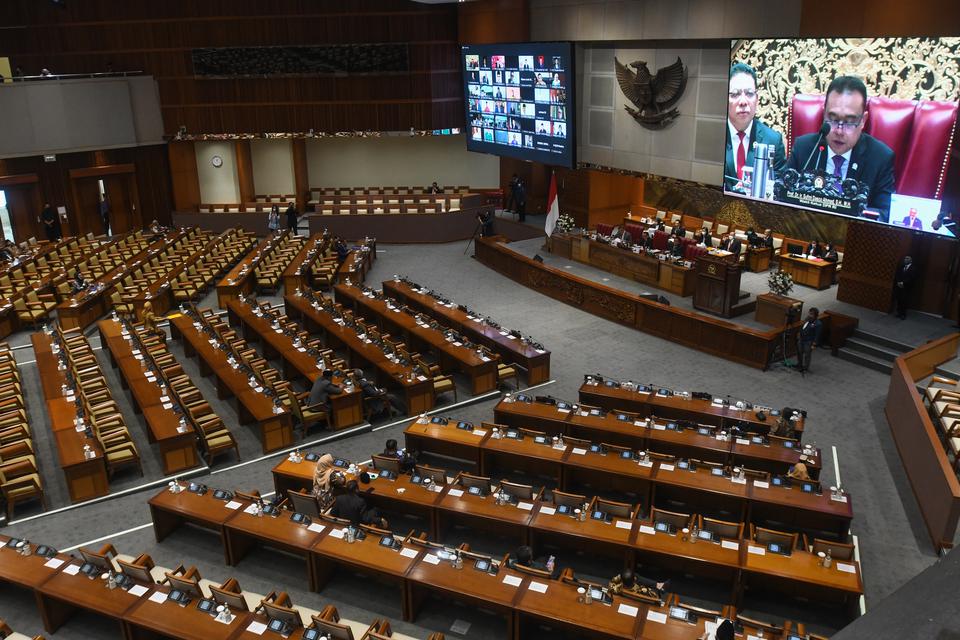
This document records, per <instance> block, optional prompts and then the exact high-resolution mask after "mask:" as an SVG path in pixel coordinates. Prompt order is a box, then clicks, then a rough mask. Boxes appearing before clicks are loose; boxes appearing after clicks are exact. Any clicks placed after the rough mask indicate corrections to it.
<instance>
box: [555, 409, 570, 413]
mask: <svg viewBox="0 0 960 640" xmlns="http://www.w3.org/2000/svg"><path fill="white" fill-rule="evenodd" d="M557 412H558V413H570V409H557Z"/></svg>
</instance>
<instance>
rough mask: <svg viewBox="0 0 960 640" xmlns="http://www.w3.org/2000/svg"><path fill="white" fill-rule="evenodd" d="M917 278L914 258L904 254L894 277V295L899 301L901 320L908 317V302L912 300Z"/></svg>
mask: <svg viewBox="0 0 960 640" xmlns="http://www.w3.org/2000/svg"><path fill="white" fill-rule="evenodd" d="M916 278H917V268H916V267H915V266H913V258H911V257H910V256H904V258H903V261H902V262H901V263H900V266H899V267H897V273H896V275H895V276H894V277H893V297H894V300H896V302H897V317H898V318H900V319H901V320H903V319H904V318H906V317H907V304H909V302H910V291H911V289H913V283H914V281H915V280H916Z"/></svg>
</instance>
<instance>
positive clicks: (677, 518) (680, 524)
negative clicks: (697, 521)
mask: <svg viewBox="0 0 960 640" xmlns="http://www.w3.org/2000/svg"><path fill="white" fill-rule="evenodd" d="M691 520H692V518H691V516H690V514H689V513H678V512H676V511H666V510H664V509H657V508H656V507H654V508H653V509H651V510H650V521H651V522H654V523H661V522H662V523H665V524H668V525H671V526H673V527H676V528H677V529H678V530H680V529H684V528H686V527H688V526H690V522H691Z"/></svg>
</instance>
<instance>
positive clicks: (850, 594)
mask: <svg viewBox="0 0 960 640" xmlns="http://www.w3.org/2000/svg"><path fill="white" fill-rule="evenodd" d="M291 465H293V466H296V467H301V468H302V471H300V472H299V473H297V474H296V475H297V477H302V478H306V477H312V475H313V467H314V464H313V463H309V462H306V461H304V462H300V463H291ZM278 466H279V465H278ZM275 473H276V470H275ZM291 473H293V472H291ZM373 476H374V477H373V479H372V481H371V485H370V487H371V490H370V491H371V493H369V494H368V498H369V499H373V497H374V496H375V495H377V494H382V495H384V496H396V500H397V501H398V502H401V503H402V502H414V501H416V500H417V499H414V498H409V497H406V495H405V494H406V493H410V492H419V493H420V494H421V495H422V496H425V497H423V498H420V500H421V501H423V502H430V503H432V504H434V505H438V506H437V508H441V507H439V505H442V504H443V503H444V502H446V501H453V502H462V503H463V504H464V505H466V506H464V507H461V508H462V509H464V510H470V509H476V510H477V512H478V513H481V512H482V511H481V510H484V509H485V510H486V513H487V514H488V516H487V517H490V518H494V517H499V518H500V519H501V520H502V521H503V523H504V525H505V526H512V527H515V528H520V529H525V530H529V531H531V532H534V531H536V532H537V535H551V536H554V535H556V536H559V537H561V538H564V537H566V538H567V539H568V542H569V543H571V544H574V545H581V544H584V543H585V542H586V541H589V540H592V539H598V540H604V539H609V540H610V541H611V542H614V543H615V544H617V545H618V546H619V547H620V549H621V553H629V554H631V557H633V555H634V554H636V555H644V554H646V555H656V556H658V557H660V556H664V557H675V558H677V559H678V560H681V559H682V562H685V563H687V564H689V565H691V566H698V565H702V566H703V567H713V568H722V569H724V570H725V571H726V573H727V575H726V576H725V577H727V578H731V577H732V579H733V581H734V584H735V585H736V588H735V590H737V591H738V589H739V587H740V586H742V585H743V584H744V583H750V584H752V583H753V582H754V581H757V582H762V581H774V582H775V583H777V584H780V585H781V586H782V587H784V588H787V589H789V590H791V592H794V593H796V592H798V591H800V592H804V593H806V592H808V591H809V592H812V593H814V595H816V596H818V598H819V599H827V600H831V599H836V598H841V599H846V600H856V596H858V595H859V594H861V593H862V590H863V589H862V582H861V579H860V568H859V564H858V563H843V562H839V563H836V565H835V568H831V569H824V568H822V567H820V566H818V564H817V559H816V556H813V555H812V554H809V553H807V552H803V551H795V552H794V553H793V554H792V555H791V556H789V557H786V556H779V555H777V556H775V555H774V554H772V553H769V554H768V553H767V551H766V549H765V548H763V547H758V546H754V545H752V544H749V543H746V542H744V541H727V543H725V544H713V543H707V542H701V543H700V544H699V545H692V544H689V543H686V542H682V541H681V540H680V539H679V537H678V536H670V535H667V534H663V533H658V532H657V531H656V530H655V529H654V528H653V527H651V526H649V525H647V524H644V523H642V522H640V521H637V520H633V519H626V520H618V521H617V523H616V524H614V523H612V522H611V523H598V522H594V521H589V520H588V521H586V522H580V521H575V520H573V519H572V518H570V517H569V516H564V515H561V514H558V513H557V512H556V510H555V509H553V507H552V506H550V505H549V504H547V503H545V502H541V501H537V502H536V504H531V503H523V502H521V503H519V505H499V506H493V505H492V504H491V503H493V499H492V497H490V496H486V497H479V496H469V495H467V494H464V493H463V492H462V491H461V490H459V489H457V488H456V487H453V486H446V487H443V488H441V489H440V490H439V491H428V490H427V489H425V488H423V487H422V486H421V485H417V484H414V483H413V482H411V481H410V478H409V477H407V476H401V477H399V478H398V479H396V480H389V479H386V478H384V477H381V476H378V475H377V474H376V473H374V474H373ZM150 507H151V514H152V516H153V521H154V529H155V533H156V535H157V539H158V540H162V539H163V538H164V537H166V536H167V535H169V533H171V532H172V531H173V530H174V529H175V528H176V527H177V526H179V524H180V523H181V522H183V521H189V522H194V523H196V524H199V525H201V526H203V527H206V528H210V529H212V530H214V531H217V532H218V533H219V534H220V536H221V541H222V544H223V545H224V549H225V554H226V558H227V562H228V563H229V564H236V563H238V562H241V561H242V559H243V557H244V556H245V555H246V554H247V553H248V552H249V551H250V550H252V549H253V548H254V547H256V546H261V545H262V546H267V547H270V548H274V549H282V550H285V551H287V552H292V553H294V554H296V555H300V556H302V557H304V558H305V559H306V561H307V562H306V569H307V571H306V574H307V575H306V578H307V583H308V584H309V586H310V589H311V590H313V591H321V590H322V589H323V588H324V587H325V586H326V585H327V584H328V583H329V581H330V580H331V579H333V576H334V571H335V570H336V569H338V568H344V569H346V570H347V571H349V572H350V573H351V574H353V573H356V572H360V573H362V574H365V575H368V576H372V577H375V578H378V579H381V580H385V581H388V582H391V583H393V584H397V585H399V592H398V595H399V596H400V599H401V608H402V611H403V617H404V619H405V620H407V621H411V622H412V621H415V620H416V618H417V616H418V614H419V612H420V610H421V608H422V606H423V605H424V604H425V600H426V596H428V595H431V594H432V595H434V596H437V597H439V598H440V599H442V600H449V599H451V598H452V599H456V600H459V601H465V602H468V603H470V604H473V605H475V606H479V607H481V608H484V609H487V610H491V611H493V612H495V613H497V614H499V615H502V616H503V617H504V619H505V622H506V625H505V626H506V633H505V634H504V637H507V638H539V637H542V636H541V635H540V630H539V629H536V628H533V629H531V628H530V626H531V625H530V624H529V623H531V622H537V623H546V624H548V625H550V626H554V627H561V628H565V629H568V630H571V631H574V632H576V633H582V634H587V635H589V637H598V638H624V639H626V638H650V639H656V638H684V639H688V640H693V639H694V638H698V637H699V636H700V635H701V634H702V633H703V632H704V631H705V630H708V629H710V628H711V627H710V626H709V625H710V624H711V623H712V622H713V621H712V620H707V619H705V617H703V616H701V617H700V619H699V620H698V621H697V622H696V623H694V624H690V623H686V622H681V621H679V620H675V619H673V618H670V616H669V615H668V614H669V607H668V606H664V605H648V604H645V603H642V602H637V601H632V600H628V599H621V598H620V597H619V596H613V601H612V603H611V606H610V607H606V606H603V605H600V604H599V603H597V604H593V605H590V604H586V603H582V602H579V601H578V599H577V593H576V585H572V584H567V583H563V582H559V581H556V580H546V579H542V578H535V577H531V576H528V575H525V574H522V573H519V572H517V571H514V570H513V569H511V568H509V567H507V566H505V565H503V564H500V566H499V567H497V569H496V570H495V572H492V571H483V570H478V569H477V568H475V567H474V566H473V559H472V558H470V557H467V558H466V560H465V563H464V565H465V566H464V568H462V569H457V568H455V567H453V566H452V564H451V562H449V561H447V560H444V559H442V558H441V557H440V556H442V551H441V548H440V547H438V546H435V545H431V544H429V543H426V544H424V543H418V542H416V541H413V540H411V539H409V538H406V539H403V540H402V541H401V540H399V539H396V540H397V544H395V546H394V547H393V548H388V547H385V546H382V545H381V540H380V538H379V537H378V536H374V535H367V537H366V538H365V539H363V540H358V541H357V542H354V543H350V542H347V540H346V539H345V538H346V537H345V535H344V530H343V529H342V528H341V527H342V525H341V524H338V523H335V522H333V521H331V520H328V519H326V518H323V517H320V518H314V519H313V522H311V523H310V524H309V525H305V524H296V523H294V522H292V521H291V519H290V512H286V511H285V512H282V513H281V514H280V515H279V516H277V517H271V516H258V515H256V512H255V510H254V509H252V508H251V507H252V505H251V504H250V503H249V502H247V501H246V500H238V499H236V498H232V499H227V500H219V499H217V498H215V497H213V492H212V491H208V492H207V493H206V494H204V495H198V494H195V493H192V492H190V491H183V492H181V493H179V494H170V493H169V492H168V491H167V490H166V489H164V490H163V491H161V492H160V493H158V494H157V495H156V496H154V497H153V498H151V500H150ZM494 512H498V513H499V515H497V516H495V515H493V514H494ZM494 564H496V563H494ZM2 577H4V576H3V574H2V569H0V578H2ZM738 593H739V591H738ZM736 595H738V594H735V596H736ZM238 637H246V636H238Z"/></svg>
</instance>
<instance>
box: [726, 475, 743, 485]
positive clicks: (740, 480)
mask: <svg viewBox="0 0 960 640" xmlns="http://www.w3.org/2000/svg"><path fill="white" fill-rule="evenodd" d="M730 482H732V483H733V484H747V479H746V478H737V477H735V476H734V477H733V478H730Z"/></svg>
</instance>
